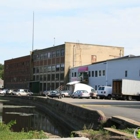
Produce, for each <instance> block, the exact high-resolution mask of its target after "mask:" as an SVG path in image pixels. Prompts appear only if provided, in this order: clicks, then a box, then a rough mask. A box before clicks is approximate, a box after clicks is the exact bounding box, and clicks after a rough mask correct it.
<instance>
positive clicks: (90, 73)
mask: <svg viewBox="0 0 140 140" xmlns="http://www.w3.org/2000/svg"><path fill="white" fill-rule="evenodd" d="M87 74H88V77H99V76H105V70H99V71H97V70H95V71H88V73H87ZM80 75H81V73H80V72H78V73H77V72H72V77H78V76H80Z"/></svg>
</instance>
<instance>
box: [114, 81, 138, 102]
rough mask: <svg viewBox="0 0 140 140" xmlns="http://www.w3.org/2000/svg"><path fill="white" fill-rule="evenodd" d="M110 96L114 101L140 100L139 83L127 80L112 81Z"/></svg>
mask: <svg viewBox="0 0 140 140" xmlns="http://www.w3.org/2000/svg"><path fill="white" fill-rule="evenodd" d="M112 96H113V98H115V99H124V100H132V99H136V100H140V81H137V80H129V79H118V80H113V81H112Z"/></svg>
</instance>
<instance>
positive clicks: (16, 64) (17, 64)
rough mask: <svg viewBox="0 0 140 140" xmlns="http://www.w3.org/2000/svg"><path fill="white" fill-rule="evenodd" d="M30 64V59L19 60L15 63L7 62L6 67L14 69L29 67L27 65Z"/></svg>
mask: <svg viewBox="0 0 140 140" xmlns="http://www.w3.org/2000/svg"><path fill="white" fill-rule="evenodd" d="M29 65H30V62H29V61H25V62H18V63H14V64H6V69H12V68H27V66H29Z"/></svg>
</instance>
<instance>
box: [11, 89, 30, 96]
mask: <svg viewBox="0 0 140 140" xmlns="http://www.w3.org/2000/svg"><path fill="white" fill-rule="evenodd" d="M13 94H14V95H17V96H31V95H33V92H31V91H30V90H29V89H17V90H14V91H13Z"/></svg>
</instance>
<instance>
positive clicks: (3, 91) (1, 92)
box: [0, 89, 8, 95]
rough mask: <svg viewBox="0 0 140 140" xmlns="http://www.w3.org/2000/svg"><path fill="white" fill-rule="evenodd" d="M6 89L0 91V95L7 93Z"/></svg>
mask: <svg viewBox="0 0 140 140" xmlns="http://www.w3.org/2000/svg"><path fill="white" fill-rule="evenodd" d="M7 91H8V89H2V90H0V95H5V94H6V93H7Z"/></svg>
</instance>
